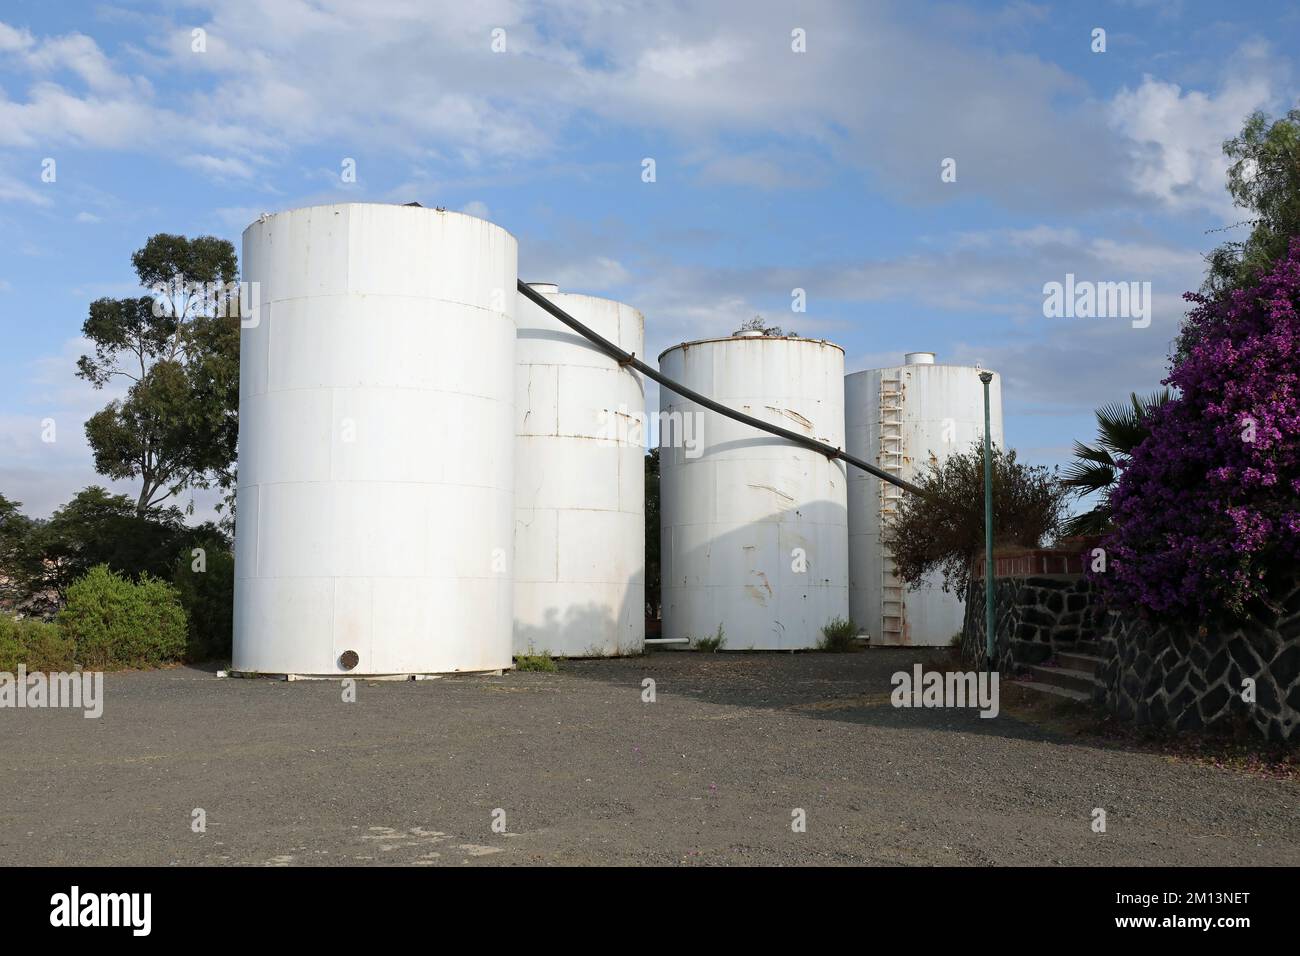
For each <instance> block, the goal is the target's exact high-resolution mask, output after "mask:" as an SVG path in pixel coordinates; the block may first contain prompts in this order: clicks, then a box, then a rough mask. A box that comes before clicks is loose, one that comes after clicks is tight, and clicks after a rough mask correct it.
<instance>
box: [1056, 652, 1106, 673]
mask: <svg viewBox="0 0 1300 956" xmlns="http://www.w3.org/2000/svg"><path fill="white" fill-rule="evenodd" d="M1056 663H1057V664H1059V665H1060V666H1061V667H1068V668H1069V669H1070V670H1072V671H1084V672H1086V673H1088V674H1096V673H1097V671H1099V670H1101V658H1100V657H1097V656H1096V655H1094V654H1079V653H1077V652H1075V651H1062V652H1061V653H1059V654H1057V655H1056Z"/></svg>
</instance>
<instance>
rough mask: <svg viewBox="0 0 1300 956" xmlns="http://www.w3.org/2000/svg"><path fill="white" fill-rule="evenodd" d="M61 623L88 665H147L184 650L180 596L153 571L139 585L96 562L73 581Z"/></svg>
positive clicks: (178, 655)
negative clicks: (154, 575)
mask: <svg viewBox="0 0 1300 956" xmlns="http://www.w3.org/2000/svg"><path fill="white" fill-rule="evenodd" d="M58 621H59V626H60V627H62V628H63V629H64V633H66V634H67V635H68V636H69V637H70V638H72V640H74V641H75V642H76V646H77V659H78V660H79V661H80V662H81V663H82V665H83V666H84V667H86V668H100V667H112V666H119V667H144V666H149V665H155V664H165V663H168V662H170V661H177V660H180V659H181V657H182V656H183V655H184V654H185V640H186V631H185V608H183V607H181V602H180V597H179V596H178V595H177V593H176V589H175V588H174V587H172V586H171V585H170V584H168V583H167V582H166V581H160V580H159V579H157V578H151V577H149V576H148V575H141V577H140V582H139V583H138V584H137V583H134V582H132V581H130V580H128V579H127V578H124V577H122V576H121V575H119V574H116V573H114V572H113V571H110V570H109V568H108V566H107V565H104V564H100V565H96V566H95V567H93V568H91V569H90V570H89V571H88V572H87V573H86V575H85V576H84V577H81V578H78V579H77V580H76V581H74V582H73V583H72V584H71V585H69V587H68V602H67V604H66V605H65V606H64V608H63V610H62V611H60V612H59V617H58Z"/></svg>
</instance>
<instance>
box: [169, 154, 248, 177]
mask: <svg viewBox="0 0 1300 956" xmlns="http://www.w3.org/2000/svg"><path fill="white" fill-rule="evenodd" d="M181 164H182V165H183V166H188V167H190V168H191V169H196V170H198V171H199V172H201V173H203V174H205V175H207V176H211V177H213V178H214V179H250V178H252V176H253V168H252V167H251V166H249V164H248V163H246V162H244V161H243V160H240V159H235V158H233V157H230V156H224V157H223V156H208V155H205V154H203V153H194V154H191V155H189V156H186V157H185V158H184V159H182V160H181Z"/></svg>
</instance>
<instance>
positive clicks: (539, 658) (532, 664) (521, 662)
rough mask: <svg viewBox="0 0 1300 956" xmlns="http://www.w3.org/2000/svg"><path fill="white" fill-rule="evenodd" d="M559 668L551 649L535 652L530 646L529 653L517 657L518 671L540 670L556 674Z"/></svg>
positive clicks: (516, 667)
mask: <svg viewBox="0 0 1300 956" xmlns="http://www.w3.org/2000/svg"><path fill="white" fill-rule="evenodd" d="M559 669H560V667H559V665H558V664H556V663H555V658H553V657H551V652H550V651H542V652H541V653H540V654H534V653H533V652H532V648H529V653H527V654H519V655H517V656H516V657H515V670H517V671H539V672H541V673H544V674H554V673H556V672H557V671H558V670H559Z"/></svg>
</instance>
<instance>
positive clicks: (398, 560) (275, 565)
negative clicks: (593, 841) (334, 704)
mask: <svg viewBox="0 0 1300 956" xmlns="http://www.w3.org/2000/svg"><path fill="white" fill-rule="evenodd" d="M516 260H517V247H516V243H515V239H514V237H513V236H511V235H510V234H509V233H508V232H506V231H505V230H504V229H501V228H500V227H499V226H495V225H493V224H492V223H490V222H484V221H483V220H481V219H475V218H473V217H470V216H465V215H462V214H460V213H454V212H443V211H439V210H433V209H424V208H419V207H416V206H395V205H379V204H372V203H346V204H339V205H328V206H313V207H310V208H306V209H295V210H292V211H290V212H283V213H279V214H276V215H272V216H264V217H262V218H261V219H259V220H258V221H257V222H255V223H253V224H252V225H250V226H249V227H248V228H247V229H246V230H245V231H244V278H245V281H247V282H249V283H256V284H257V286H258V288H256V289H255V294H256V298H257V301H258V302H259V304H260V310H259V313H258V314H257V315H256V316H255V317H252V318H248V319H245V321H244V325H245V328H244V330H243V332H242V335H241V341H240V381H239V385H240V395H239V424H240V434H239V483H238V509H237V514H236V518H237V521H236V545H235V635H234V662H233V668H234V669H235V670H236V671H241V672H258V673H274V674H286V673H287V674H303V675H323V676H345V675H349V674H375V675H381V674H424V673H445V672H452V671H484V670H496V669H498V668H505V667H509V666H510V665H511V623H512V622H511V619H512V614H511V602H512V597H513V594H512V587H511V573H510V572H511V568H510V561H511V552H512V538H511V536H512V533H513V530H514V407H513V405H514V396H515V383H514V377H515V324H514V313H515V296H516V291H515V283H516V268H517V266H516ZM249 326H251V327H249Z"/></svg>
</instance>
